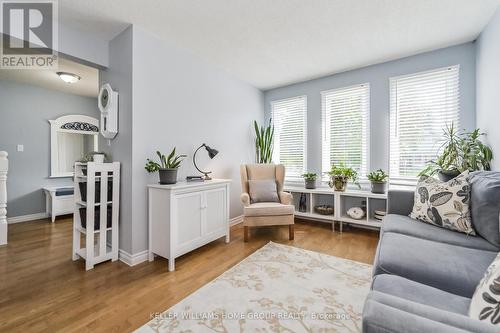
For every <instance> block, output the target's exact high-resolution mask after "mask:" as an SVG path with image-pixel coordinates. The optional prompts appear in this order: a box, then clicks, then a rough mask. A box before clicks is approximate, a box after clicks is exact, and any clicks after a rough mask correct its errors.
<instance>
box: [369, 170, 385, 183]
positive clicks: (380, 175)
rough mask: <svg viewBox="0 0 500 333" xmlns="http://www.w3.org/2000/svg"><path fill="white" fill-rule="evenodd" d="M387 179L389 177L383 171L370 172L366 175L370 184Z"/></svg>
mask: <svg viewBox="0 0 500 333" xmlns="http://www.w3.org/2000/svg"><path fill="white" fill-rule="evenodd" d="M387 178H389V175H388V174H386V173H385V171H384V170H382V169H378V170H377V171H372V172H370V173H369V174H368V180H370V181H372V182H385V181H386V180H387Z"/></svg>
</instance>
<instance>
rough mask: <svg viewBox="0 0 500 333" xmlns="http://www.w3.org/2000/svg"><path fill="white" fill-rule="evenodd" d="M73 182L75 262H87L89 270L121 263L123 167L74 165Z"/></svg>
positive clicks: (90, 164) (103, 164) (118, 164)
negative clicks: (121, 185) (121, 186)
mask: <svg viewBox="0 0 500 333" xmlns="http://www.w3.org/2000/svg"><path fill="white" fill-rule="evenodd" d="M74 182H75V194H74V196H75V211H74V214H73V260H78V259H79V258H82V259H84V260H85V269H86V270H89V269H92V268H94V265H95V264H98V263H101V262H103V261H106V260H112V261H116V260H118V232H119V230H118V218H119V216H118V214H119V209H120V163H119V162H113V163H94V162H89V163H75V176H74ZM96 186H99V187H97V188H96ZM96 191H97V193H98V194H97V195H96ZM103 207H106V209H103ZM108 211H109V213H110V214H111V215H110V216H108ZM96 214H99V215H98V216H99V218H98V219H97V220H96V219H95V218H96ZM95 221H99V223H98V224H95ZM94 224H95V225H94ZM82 239H84V242H83V244H82Z"/></svg>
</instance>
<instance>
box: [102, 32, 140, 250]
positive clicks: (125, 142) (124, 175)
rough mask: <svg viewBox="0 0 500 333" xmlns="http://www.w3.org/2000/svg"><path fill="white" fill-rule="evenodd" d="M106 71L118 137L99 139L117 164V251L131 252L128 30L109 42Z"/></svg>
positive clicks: (129, 46)
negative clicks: (113, 96)
mask: <svg viewBox="0 0 500 333" xmlns="http://www.w3.org/2000/svg"><path fill="white" fill-rule="evenodd" d="M109 54H110V59H109V60H110V63H109V66H110V69H109V70H101V71H100V73H99V81H100V84H101V85H102V84H103V83H107V82H111V84H112V88H113V89H114V90H116V91H118V105H119V115H118V134H117V135H116V137H115V138H114V139H113V141H112V144H111V145H110V146H108V140H106V139H104V138H103V137H102V136H100V141H99V146H100V149H101V150H104V151H107V152H109V153H110V154H111V156H112V157H113V160H114V161H119V162H121V168H120V169H121V170H120V174H121V183H120V198H121V201H120V220H121V222H120V249H122V250H125V251H127V252H128V253H131V251H132V69H133V67H132V66H133V64H132V27H129V28H128V29H126V30H125V31H123V32H122V33H120V34H119V35H118V36H116V37H115V38H114V39H113V40H112V41H111V42H110V43H109Z"/></svg>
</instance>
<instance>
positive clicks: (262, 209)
mask: <svg viewBox="0 0 500 333" xmlns="http://www.w3.org/2000/svg"><path fill="white" fill-rule="evenodd" d="M294 211H295V207H294V206H293V205H283V204H281V203H278V202H258V203H254V204H251V205H250V206H246V207H244V208H243V212H244V214H245V216H280V215H293V214H294Z"/></svg>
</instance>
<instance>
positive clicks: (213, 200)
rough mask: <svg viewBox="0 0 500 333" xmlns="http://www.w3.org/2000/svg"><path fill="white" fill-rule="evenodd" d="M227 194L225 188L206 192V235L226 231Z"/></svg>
mask: <svg viewBox="0 0 500 333" xmlns="http://www.w3.org/2000/svg"><path fill="white" fill-rule="evenodd" d="M226 196H227V192H226V189H225V188H218V189H213V190H208V191H206V192H205V205H204V206H205V218H206V220H205V232H204V233H205V234H206V235H209V234H211V233H214V232H219V231H221V230H225V228H226V225H227V223H228V221H227V218H228V216H227V207H226V205H227V197H226Z"/></svg>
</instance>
